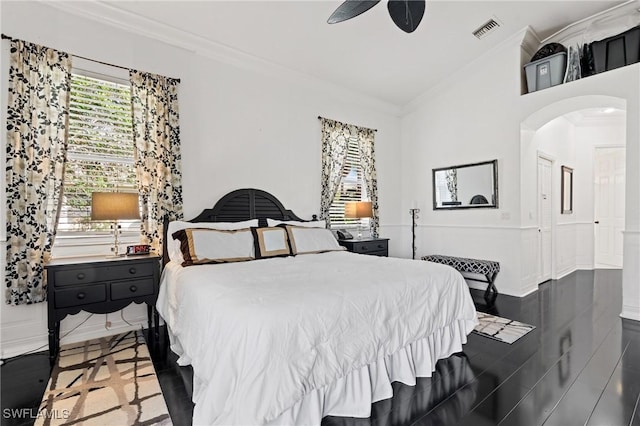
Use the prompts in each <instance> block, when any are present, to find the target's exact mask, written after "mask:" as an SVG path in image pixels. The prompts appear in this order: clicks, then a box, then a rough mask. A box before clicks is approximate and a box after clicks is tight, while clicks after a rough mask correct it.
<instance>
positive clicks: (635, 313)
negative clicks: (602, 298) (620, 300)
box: [620, 305, 640, 321]
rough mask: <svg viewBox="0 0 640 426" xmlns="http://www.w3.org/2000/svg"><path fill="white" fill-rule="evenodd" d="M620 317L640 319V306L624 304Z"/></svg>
mask: <svg viewBox="0 0 640 426" xmlns="http://www.w3.org/2000/svg"><path fill="white" fill-rule="evenodd" d="M620 317H621V318H626V319H630V320H633V321H640V307H637V306H630V305H622V312H620Z"/></svg>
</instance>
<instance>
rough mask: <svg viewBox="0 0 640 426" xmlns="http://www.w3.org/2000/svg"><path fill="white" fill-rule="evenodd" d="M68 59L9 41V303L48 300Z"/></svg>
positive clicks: (59, 190)
mask: <svg viewBox="0 0 640 426" xmlns="http://www.w3.org/2000/svg"><path fill="white" fill-rule="evenodd" d="M70 80H71V58H70V57H69V55H68V54H66V53H63V52H58V51H56V50H53V49H49V48H47V47H43V46H39V45H36V44H32V43H28V42H25V41H21V40H12V41H11V50H10V66H9V102H8V110H7V158H6V167H5V170H6V184H7V186H6V195H7V257H6V260H7V265H6V269H5V270H6V290H5V297H6V302H7V303H8V304H12V305H20V304H30V303H36V302H42V301H44V300H46V297H47V292H46V282H45V279H44V265H45V263H46V261H47V260H48V259H49V257H50V256H51V247H52V246H53V240H54V237H55V234H56V225H57V222H58V216H59V214H60V200H61V197H62V191H63V188H62V181H63V176H64V166H65V158H66V150H67V127H68V126H67V125H68V121H69V90H70V86H69V84H70Z"/></svg>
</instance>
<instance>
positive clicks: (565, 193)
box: [560, 166, 573, 214]
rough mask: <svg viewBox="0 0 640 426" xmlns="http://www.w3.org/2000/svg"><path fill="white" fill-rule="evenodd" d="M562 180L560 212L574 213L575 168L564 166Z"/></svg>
mask: <svg viewBox="0 0 640 426" xmlns="http://www.w3.org/2000/svg"><path fill="white" fill-rule="evenodd" d="M561 177H562V181H561V182H560V200H561V201H560V209H561V210H560V213H562V214H571V213H573V169H572V168H571V167H567V166H562V176H561Z"/></svg>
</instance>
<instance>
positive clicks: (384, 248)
mask: <svg viewBox="0 0 640 426" xmlns="http://www.w3.org/2000/svg"><path fill="white" fill-rule="evenodd" d="M338 244H340V245H341V246H342V247H345V248H346V249H347V250H348V251H350V252H352V253H359V254H372V255H374V256H385V257H386V256H389V239H388V238H362V239H352V240H338Z"/></svg>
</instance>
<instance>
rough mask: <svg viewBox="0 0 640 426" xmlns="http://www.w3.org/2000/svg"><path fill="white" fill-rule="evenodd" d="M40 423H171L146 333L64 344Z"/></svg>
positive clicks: (43, 406)
mask: <svg viewBox="0 0 640 426" xmlns="http://www.w3.org/2000/svg"><path fill="white" fill-rule="evenodd" d="M35 424H36V425H44V426H47V425H71V424H74V425H158V424H160V425H171V418H170V417H169V412H168V410H167V406H166V404H165V402H164V397H163V396H162V391H161V390H160V384H159V383H158V378H157V377H156V373H155V370H154V368H153V363H152V362H151V357H150V356H149V348H147V345H146V343H145V341H144V337H143V336H142V333H141V332H139V331H132V332H129V333H124V334H119V335H116V336H109V337H102V338H99V339H94V340H89V341H86V342H83V343H74V344H70V345H65V346H62V347H61V349H60V356H59V357H58V362H57V364H56V365H55V366H54V367H53V370H52V371H51V378H50V379H49V384H48V386H47V390H46V391H45V393H44V396H43V397H42V403H41V404H40V411H39V415H38V418H37V420H36V423H35Z"/></svg>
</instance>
